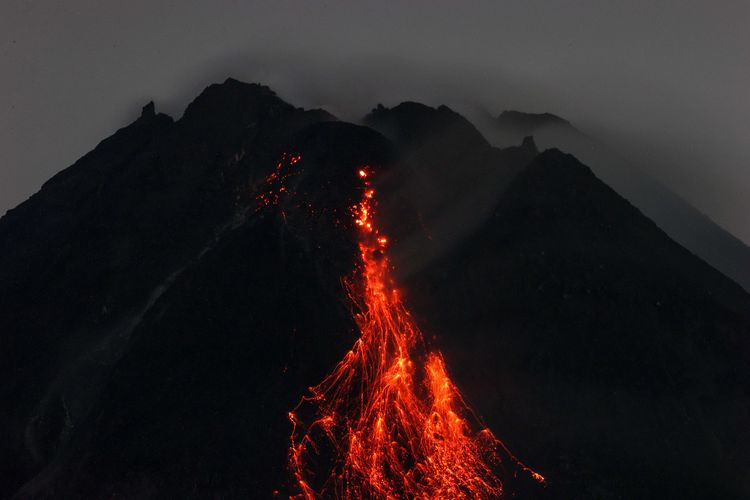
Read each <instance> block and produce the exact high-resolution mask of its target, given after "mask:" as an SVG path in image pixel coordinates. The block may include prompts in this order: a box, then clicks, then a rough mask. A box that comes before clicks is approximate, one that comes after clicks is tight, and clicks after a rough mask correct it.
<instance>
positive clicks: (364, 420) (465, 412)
mask: <svg viewBox="0 0 750 500" xmlns="http://www.w3.org/2000/svg"><path fill="white" fill-rule="evenodd" d="M290 158H294V159H295V163H296V162H297V161H299V159H298V158H299V157H294V156H293V157H290ZM279 169H280V167H279ZM357 174H358V176H359V178H360V179H361V181H362V185H363V187H362V193H363V195H362V199H361V201H360V202H359V203H357V204H356V205H355V206H353V207H351V215H352V216H353V219H354V223H355V224H356V226H357V227H358V228H359V230H358V233H359V250H360V258H361V262H360V265H359V266H358V269H357V271H356V272H355V273H354V275H353V276H352V277H351V278H349V279H348V280H347V281H346V285H347V290H348V293H349V297H350V299H351V301H352V303H353V305H354V306H355V307H354V308H355V309H356V310H359V311H361V312H359V313H356V320H357V324H358V325H359V328H360V333H361V336H360V338H359V339H358V340H357V341H356V343H355V344H354V346H353V347H352V349H351V350H350V351H349V352H348V353H347V354H346V355H345V356H344V358H343V359H342V360H341V361H340V362H339V364H338V365H337V366H336V368H335V369H334V371H333V372H332V373H331V374H330V375H328V376H327V377H326V378H325V379H324V380H323V381H322V382H321V383H320V384H318V385H316V386H315V387H311V388H310V394H309V395H308V396H305V397H304V398H303V399H302V400H301V401H300V403H299V404H298V405H297V407H296V408H295V409H294V411H292V412H290V413H289V418H290V420H291V422H292V425H293V431H292V435H291V445H290V450H289V466H290V469H291V471H292V474H293V477H294V480H295V483H296V485H295V486H296V488H297V490H298V491H297V494H296V496H298V497H300V498H306V499H315V498H329V497H335V498H420V499H427V498H499V497H501V496H502V494H503V483H502V481H501V480H500V478H499V477H498V472H500V471H502V470H504V468H503V463H504V460H505V459H507V460H509V461H510V463H511V464H512V466H513V468H514V469H516V470H521V471H523V472H525V473H527V474H529V475H530V476H531V477H533V478H534V479H536V480H537V481H539V482H541V483H543V482H544V478H543V477H542V476H541V475H539V474H537V473H536V472H534V471H532V470H531V469H529V468H528V467H526V466H525V465H523V464H522V463H520V462H519V461H518V460H516V459H515V457H513V455H512V454H510V452H509V451H508V450H507V448H506V447H505V446H504V445H503V443H502V442H500V441H499V440H498V439H497V438H495V436H494V435H493V434H492V432H491V431H490V430H489V429H487V428H481V427H482V426H481V425H480V422H479V421H478V418H476V417H475V416H474V414H473V413H472V411H471V410H470V409H469V408H468V406H467V405H466V403H465V402H464V401H463V399H462V398H461V395H460V394H459V391H458V390H457V388H456V386H455V385H454V384H453V382H452V381H451V379H450V377H449V376H448V374H447V372H446V368H445V363H444V361H443V358H442V356H441V355H440V354H439V353H428V352H427V350H426V348H425V345H424V341H423V337H422V333H421V332H420V330H419V328H418V327H417V325H416V323H415V321H414V320H413V319H412V317H411V315H410V314H409V311H408V310H407V309H406V307H405V305H404V303H403V302H402V300H401V298H400V296H399V293H398V290H397V289H396V288H395V287H394V284H393V281H392V279H391V277H390V274H391V270H390V267H391V266H390V263H389V261H388V258H387V256H386V247H387V245H388V239H387V238H386V237H385V236H384V235H382V234H381V233H380V232H379V230H378V228H377V226H376V225H375V222H374V220H373V210H374V207H375V191H374V189H372V187H371V185H370V182H369V180H368V179H369V177H370V175H371V172H370V169H369V168H368V167H362V168H361V169H359V170H358V172H357ZM278 175H280V174H279V173H277V176H278ZM276 178H278V177H276ZM282 187H283V186H282ZM260 201H261V203H268V201H269V198H267V197H264V198H263V199H261V200H260ZM308 416H309V418H307V417H308ZM477 429H478V430H477Z"/></svg>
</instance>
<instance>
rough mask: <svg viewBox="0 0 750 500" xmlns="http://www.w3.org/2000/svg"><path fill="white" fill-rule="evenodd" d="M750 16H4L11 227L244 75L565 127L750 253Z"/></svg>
mask: <svg viewBox="0 0 750 500" xmlns="http://www.w3.org/2000/svg"><path fill="white" fill-rule="evenodd" d="M748 26H750V2H747V1H737V2H733V1H719V2H706V1H700V2H696V1H664V2H653V1H651V0H646V1H643V0H639V1H629V2H605V1H600V0H599V1H580V2H561V1H559V2H558V1H554V2H550V1H536V0H525V1H514V2H508V1H482V2H458V1H453V2H447V1H426V0H414V1H410V2H391V1H380V2H368V3H367V4H365V3H364V2H350V1H319V2H309V1H308V2H303V1H286V0H281V1H280V0H275V1H273V2H254V1H250V0H215V1H210V2H209V1H203V2H196V1H186V0H183V1H166V0H131V1H129V2H109V1H101V0H66V1H65V2H58V1H51V0H47V1H20V0H5V1H3V2H2V5H1V6H0V33H2V38H0V74H2V78H0V214H1V213H4V212H5V210H7V209H8V208H11V207H13V206H15V205H17V204H18V203H20V202H21V201H23V200H24V199H26V198H27V197H28V196H29V195H31V194H32V193H33V192H35V191H36V190H38V189H39V188H40V186H41V185H42V183H43V182H44V181H45V180H47V179H48V178H49V177H50V176H51V175H53V174H54V173H56V172H58V171H59V170H61V169H63V168H65V167H67V166H69V165H70V164H71V163H72V162H73V161H75V160H76V159H77V158H79V157H80V156H82V155H83V154H84V153H86V152H87V151H89V150H90V149H92V148H93V147H94V146H95V145H96V143H98V142H99V141H100V140H101V139H103V138H105V137H106V136H108V135H109V134H111V133H112V132H113V131H114V130H116V129H117V128H119V127H122V126H124V125H126V124H127V123H128V122H129V121H131V120H132V119H134V118H135V117H136V116H137V115H138V113H139V112H140V108H141V106H142V105H143V104H145V103H146V102H147V101H148V100H151V99H153V100H154V101H156V105H157V109H158V110H160V111H163V112H166V113H169V114H171V115H173V116H175V117H179V116H180V115H181V113H182V111H183V110H184V107H185V105H186V104H187V103H188V102H189V101H190V100H191V99H192V98H194V97H195V96H196V95H197V94H198V93H199V92H200V90H201V89H202V88H204V87H205V86H206V85H208V84H210V83H212V82H217V81H223V80H224V79H226V77H228V76H233V77H235V78H238V79H241V80H245V81H258V82H261V83H265V84H268V85H270V86H271V87H272V88H273V89H274V90H276V91H277V92H278V93H279V94H280V95H281V97H283V98H285V99H287V100H289V101H290V102H293V103H294V104H296V105H301V106H306V107H310V106H322V107H325V108H327V109H328V110H330V111H332V112H333V113H335V114H337V115H338V116H340V117H342V118H346V119H351V120H356V119H359V118H360V117H361V116H362V115H363V114H364V113H366V112H367V111H368V110H369V109H370V108H372V107H374V106H375V105H376V104H377V103H378V102H382V103H383V104H385V105H394V104H396V103H398V102H400V101H402V100H406V99H411V100H419V101H422V102H426V103H428V104H440V103H445V104H448V105H450V106H452V107H455V108H456V109H458V110H459V111H462V112H465V113H467V114H469V115H471V114H473V113H478V112H490V113H493V114H497V113H499V112H500V111H502V110H503V109H520V110H523V111H530V112H552V113H555V114H558V115H561V116H563V117H565V118H567V119H569V120H571V121H572V122H573V123H574V124H575V125H577V126H578V127H579V128H581V129H583V130H584V131H586V132H590V133H594V134H595V135H596V136H597V137H601V138H603V139H605V140H606V141H607V142H608V143H609V144H611V145H613V146H615V147H616V148H618V149H619V151H620V152H622V153H623V155H625V156H626V157H628V158H632V159H634V160H637V161H639V162H641V163H642V162H644V161H646V162H647V163H648V164H650V165H652V169H651V171H650V173H651V174H652V175H653V176H654V177H656V178H658V179H659V180H661V181H662V182H664V183H665V184H666V185H667V186H668V187H670V188H671V189H672V190H674V191H675V192H676V193H678V194H680V195H682V196H684V197H685V198H686V199H687V200H688V201H690V202H691V203H692V204H693V205H694V206H696V207H697V208H698V209H699V210H701V211H702V212H704V213H706V214H707V215H709V216H710V217H711V218H713V219H714V220H715V221H716V222H718V223H719V224H721V225H722V226H724V227H725V228H726V229H728V230H729V231H730V232H732V233H733V234H735V235H736V236H738V237H740V238H741V239H743V240H744V241H745V242H750V222H748V218H747V216H746V214H747V213H748V212H750V196H748V194H750V170H748V168H749V166H750V152H748V148H747V144H748V138H750V121H749V120H748V117H749V116H750V99H748V98H747V89H748V88H750V30H748Z"/></svg>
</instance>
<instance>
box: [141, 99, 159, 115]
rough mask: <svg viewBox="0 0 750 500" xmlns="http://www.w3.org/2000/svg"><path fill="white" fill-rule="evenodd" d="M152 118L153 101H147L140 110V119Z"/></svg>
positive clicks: (154, 108) (154, 111)
mask: <svg viewBox="0 0 750 500" xmlns="http://www.w3.org/2000/svg"><path fill="white" fill-rule="evenodd" d="M152 116H156V106H154V101H149V102H148V104H146V105H145V106H143V108H141V118H149V117H152Z"/></svg>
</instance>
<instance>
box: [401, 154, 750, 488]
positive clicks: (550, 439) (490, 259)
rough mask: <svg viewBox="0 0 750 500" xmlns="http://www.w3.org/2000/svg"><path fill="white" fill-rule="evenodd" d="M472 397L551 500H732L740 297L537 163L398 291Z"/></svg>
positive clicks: (562, 159)
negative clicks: (538, 476) (545, 482)
mask: <svg viewBox="0 0 750 500" xmlns="http://www.w3.org/2000/svg"><path fill="white" fill-rule="evenodd" d="M405 288H406V289H407V290H408V291H409V297H410V304H411V305H412V306H413V309H414V311H415V313H416V314H417V318H418V319H419V320H420V321H421V323H422V324H423V325H424V327H425V328H426V330H427V331H429V332H431V333H434V334H436V336H437V339H438V343H439V344H440V345H441V346H442V347H443V350H444V352H445V353H446V357H447V359H448V365H449V366H451V367H453V371H454V373H455V375H456V377H457V379H458V380H459V381H462V382H463V385H462V386H461V387H462V389H463V390H464V391H465V393H466V394H467V396H468V397H469V400H470V401H472V402H473V403H475V406H476V407H477V409H478V410H479V412H480V413H481V414H482V415H483V416H484V417H485V419H486V420H487V421H488V423H490V425H491V426H492V428H493V429H494V430H495V431H496V433H497V434H498V435H499V436H500V437H501V438H504V439H507V441H508V443H509V444H510V447H511V449H514V450H520V449H524V450H525V451H524V457H525V458H526V459H527V460H528V461H530V462H531V463H532V464H535V465H536V466H537V467H539V469H540V471H541V472H542V473H546V474H547V475H548V476H549V477H550V482H551V485H550V489H551V490H552V491H553V492H555V496H558V495H559V496H560V497H561V498H742V497H743V496H745V495H747V493H748V491H749V490H748V483H747V480H746V478H747V477H748V476H747V472H748V464H750V456H749V455H748V450H749V449H750V448H749V445H750V433H748V430H747V429H748V423H750V405H749V404H748V398H747V396H748V392H747V390H748V389H747V388H748V387H749V386H750V385H748V384H749V383H750V377H748V370H747V369H746V366H747V362H748V359H750V348H749V347H750V345H749V344H748V337H747V332H748V331H749V329H748V327H749V326H750V297H748V295H747V294H746V293H744V291H743V290H742V289H741V288H740V287H739V286H738V285H737V284H735V283H733V282H732V281H730V280H729V279H727V278H725V277H724V276H722V275H721V274H719V273H718V272H716V271H715V270H713V269H712V268H711V267H709V266H708V265H706V264H705V263H703V262H702V261H700V260H699V259H697V258H696V257H695V256H693V255H692V254H691V253H689V252H688V251H686V250H685V249H683V248H682V247H680V246H678V245H677V244H675V243H674V242H673V241H671V240H670V239H669V238H667V236H666V235H665V234H664V233H663V232H662V231H661V230H659V229H658V228H657V227H656V226H655V225H654V224H653V223H652V222H651V221H649V220H648V219H646V218H645V217H643V215H641V214H640V213H639V212H638V211H637V210H636V209H635V208H634V207H633V206H631V205H630V204H629V203H628V202H627V201H625V200H623V199H622V198H620V197H619V196H618V195H617V194H616V193H615V192H614V191H612V190H611V189H609V188H608V187H607V186H605V185H604V184H602V183H601V182H600V181H599V180H598V179H597V178H596V177H594V176H593V175H592V173H591V171H590V170H589V169H588V168H587V167H585V166H583V165H581V164H580V163H578V162H577V161H576V160H575V158H573V157H572V156H569V155H565V154H563V153H560V152H559V151H554V150H550V151H546V152H545V153H543V154H541V155H540V156H539V157H538V158H537V159H536V160H535V161H534V162H533V163H532V164H531V165H529V166H528V167H527V168H525V169H524V170H523V171H522V172H521V174H520V175H519V176H518V177H517V178H516V179H515V180H514V181H513V182H512V183H511V185H510V187H509V188H508V190H507V191H506V193H505V195H504V196H503V197H502V198H501V199H500V200H499V201H498V203H497V204H496V205H495V207H494V210H493V214H492V217H490V218H489V219H488V220H487V221H486V222H485V223H484V224H483V225H482V226H481V227H480V228H479V229H478V230H477V231H476V232H475V233H474V234H473V235H472V236H471V237H470V238H467V239H466V240H464V241H463V242H461V244H460V245H459V246H458V247H457V248H456V249H455V250H454V251H453V252H451V253H449V254H447V255H446V256H444V257H443V258H442V259H441V260H440V261H439V262H437V263H436V264H435V265H433V266H431V267H429V268H427V269H425V270H424V271H422V272H421V273H419V274H418V275H416V276H414V277H413V278H412V279H410V280H409V281H408V282H407V283H406V287H405Z"/></svg>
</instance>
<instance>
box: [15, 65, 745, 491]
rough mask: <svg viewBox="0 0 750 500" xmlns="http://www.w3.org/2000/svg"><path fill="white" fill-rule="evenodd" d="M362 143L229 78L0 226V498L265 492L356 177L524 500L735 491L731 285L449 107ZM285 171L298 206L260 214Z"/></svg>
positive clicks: (567, 163)
mask: <svg viewBox="0 0 750 500" xmlns="http://www.w3.org/2000/svg"><path fill="white" fill-rule="evenodd" d="M365 123H366V125H368V127H363V126H356V125H352V124H347V123H340V122H337V121H335V118H334V117H332V116H331V115H329V114H327V113H326V112H324V111H320V110H313V111H306V110H302V109H299V108H295V107H294V106H292V105H289V104H287V103H285V102H284V101H282V100H281V99H279V98H278V97H277V96H276V95H275V94H274V93H273V92H272V91H271V90H270V89H268V88H266V87H263V86H260V85H249V84H244V83H240V82H237V81H235V80H231V79H230V80H227V81H226V82H225V83H223V84H220V85H212V86H210V87H208V88H207V89H206V90H205V91H204V92H203V93H202V94H201V95H200V96H199V97H198V98H197V99H196V100H195V101H194V102H193V103H192V104H191V105H190V106H188V108H187V110H186V111H185V114H184V116H183V117H182V118H180V119H179V120H177V121H174V120H172V119H171V118H169V117H167V116H164V115H161V114H157V113H155V110H154V107H153V105H147V106H146V107H145V108H144V112H143V116H141V118H139V119H138V120H136V121H135V122H134V123H132V124H131V125H129V126H128V127H125V128H123V129H121V130H119V131H118V132H116V133H115V134H114V135H113V136H112V137H110V138H108V139H106V140H105V141H103V142H102V143H101V144H99V145H98V146H97V147H96V148H95V149H94V150H93V151H92V152H91V153H89V154H87V155H86V156H84V157H83V158H82V159H81V160H79V161H78V162H76V163H75V164H74V165H73V166H71V167H69V168H67V169H65V170H63V171H62V172H61V173H60V174H58V175H57V176H55V177H54V178H53V179H51V180H50V181H49V182H48V183H46V184H45V185H44V186H43V187H42V189H41V190H40V191H39V192H38V193H37V194H35V195H34V196H32V197H31V198H30V199H29V200H28V201H26V202H25V203H23V204H21V205H20V206H19V207H18V208H16V209H14V210H11V211H9V212H8V214H7V215H6V216H5V217H3V218H2V219H0V338H1V339H2V340H0V376H2V380H4V384H2V386H0V403H1V404H0V408H2V412H0V429H1V430H0V432H2V434H0V443H1V444H0V497H2V498H12V497H15V498H165V497H167V498H206V497H209V498H266V497H271V496H273V495H274V491H279V492H280V493H281V494H286V493H288V492H287V491H286V489H287V486H288V482H287V477H286V475H287V472H286V453H287V446H288V444H289V434H290V430H291V429H290V424H289V421H288V420H287V412H288V411H289V410H290V409H291V408H292V407H293V406H294V405H295V403H296V402H297V401H298V400H299V397H300V396H301V395H302V394H304V393H305V390H306V388H307V387H308V386H309V385H311V384H314V383H316V382H318V381H319V380H320V379H321V378H322V377H323V376H324V374H326V373H328V372H329V371H330V370H331V368H332V367H333V366H334V365H335V363H336V362H337V361H338V360H339V359H340V358H341V357H342V355H343V354H344V353H345V352H346V351H347V350H348V349H349V348H350V346H351V345H352V343H353V342H354V340H355V339H356V336H357V333H356V326H355V324H354V322H353V320H352V316H351V311H350V307H351V306H350V304H349V303H348V300H347V298H346V294H345V292H344V290H343V288H342V284H341V277H343V276H346V275H348V274H349V273H350V272H351V271H352V269H353V265H354V262H355V257H356V253H357V248H356V244H355V236H354V233H353V232H354V228H353V227H352V226H353V224H352V223H349V222H342V220H343V219H342V217H341V214H342V213H346V212H347V209H348V207H349V206H351V204H352V203H354V202H355V201H356V200H357V199H358V198H357V196H358V192H357V187H356V186H357V168H358V167H359V166H361V165H363V164H369V165H372V166H373V167H374V169H375V171H376V172H377V175H376V183H377V189H378V190H379V191H380V192H381V193H382V196H381V199H382V204H381V209H382V210H381V213H382V218H383V221H382V222H383V225H384V226H386V228H387V229H388V232H389V234H391V235H392V239H393V242H392V248H393V251H394V252H395V259H394V260H395V263H396V265H397V266H398V268H399V270H400V272H399V278H400V280H401V281H402V284H403V290H404V294H405V295H406V297H407V301H408V303H409V305H410V306H411V307H412V308H413V311H414V315H415V317H416V318H417V320H418V321H419V323H420V324H421V325H422V326H423V328H424V330H425V332H426V333H427V334H428V335H429V336H431V337H432V335H433V334H434V339H432V342H434V343H435V344H436V345H439V346H441V347H442V348H443V352H444V354H445V356H446V359H447V361H448V366H449V369H450V370H451V372H452V374H453V375H454V378H455V380H456V382H457V383H458V385H459V386H460V388H461V390H462V391H463V392H464V393H465V394H466V395H467V397H468V398H469V400H470V402H471V403H472V405H473V406H474V407H475V408H476V409H477V411H478V413H479V414H480V416H482V417H483V418H484V420H485V421H486V423H487V424H488V425H489V426H490V427H491V428H492V429H493V430H494V431H495V433H496V434H497V435H498V436H499V437H500V438H502V439H503V440H504V441H506V443H507V444H508V445H509V446H510V448H511V449H512V450H513V452H514V453H516V454H517V455H518V456H519V457H521V458H522V459H524V460H525V461H526V462H528V463H529V464H530V465H532V466H533V467H534V468H536V469H538V470H539V471H540V472H542V473H543V474H545V476H547V478H548V482H549V487H548V488H547V490H546V491H545V496H547V497H549V498H592V499H593V498H706V497H715V498H742V497H743V496H747V494H748V493H750V485H749V484H748V483H747V479H746V478H747V477H749V476H748V472H750V471H749V470H748V463H750V457H749V456H748V444H749V443H750V436H749V435H748V429H750V425H748V424H750V407H749V406H750V405H749V404H748V392H747V388H748V382H749V380H748V369H747V365H748V357H749V356H748V355H749V354H750V350H749V349H748V340H747V333H748V331H750V296H748V294H747V293H746V292H745V291H744V290H742V288H741V287H739V286H738V285H737V284H735V283H733V282H732V281H730V280H729V279H728V278H726V277H724V276H723V275H721V274H720V273H718V272H717V271H715V270H714V269H713V268H711V267H710V266H708V265H706V264H705V263H704V262H703V261H701V260H700V259H698V258H696V257H695V256H694V255H692V254H691V253H690V252H688V251H686V250H685V249H684V248H682V247H680V246H679V245H678V244H676V243H675V242H673V241H672V240H671V239H669V237H667V236H666V235H665V234H664V233H663V232H662V231H661V230H660V229H658V228H657V227H656V226H655V225H654V224H653V223H652V222H651V221H650V220H648V219H647V218H646V217H644V216H643V215H642V214H641V213H640V212H639V211H638V210H636V209H635V208H634V207H633V206H631V205H630V204H629V203H628V202H627V201H625V200H624V199H622V198H621V197H620V196H619V195H617V193H615V192H614V191H612V190H611V189H610V188H608V187H607V186H606V185H605V184H603V183H602V182H601V181H599V180H598V179H597V178H596V177H595V176H594V175H593V174H592V173H591V171H590V170H589V169H588V168H587V167H585V166H583V165H581V164H580V163H579V162H578V161H577V160H576V159H575V158H574V157H572V156H569V155H565V154H563V153H560V152H559V151H554V150H551V151H546V152H543V153H541V154H539V153H538V151H537V149H536V146H535V145H534V143H533V141H532V140H531V139H527V140H525V141H523V144H521V145H520V146H516V147H513V148H508V149H498V148H493V147H492V146H490V144H489V143H488V142H487V141H486V140H485V139H484V138H483V137H482V135H481V134H480V133H479V132H477V130H476V129H475V128H474V127H473V126H472V125H471V124H470V123H469V122H468V121H466V120H465V119H464V118H463V117H461V116H460V115H458V114H456V113H454V112H453V111H451V110H449V109H448V108H445V107H440V108H437V109H435V108H429V107H427V106H423V105H419V104H416V103H404V104H402V105H400V106H397V107H395V108H392V109H386V108H383V107H379V108H376V109H375V110H374V111H373V112H372V113H371V114H370V115H368V117H367V118H366V119H365ZM373 129H374V130H373ZM518 142H519V143H520V142H521V141H518ZM283 153H294V154H301V155H302V158H303V159H302V161H301V162H300V164H299V169H300V170H299V174H298V175H297V176H295V177H294V179H293V183H294V185H293V189H294V192H295V196H294V198H290V200H292V201H288V202H284V203H282V204H281V205H280V206H276V207H271V208H268V209H265V210H261V211H258V210H257V202H256V195H257V194H258V193H259V192H260V191H261V190H262V189H263V185H264V179H265V178H266V177H267V176H268V175H269V174H270V173H271V172H273V171H274V168H275V165H276V163H277V162H278V160H279V158H280V157H281V155H282V154H283ZM346 220H348V219H346ZM509 493H512V491H511V492H509ZM516 493H518V494H519V495H520V496H521V497H522V496H523V495H522V492H521V491H517V492H516Z"/></svg>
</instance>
